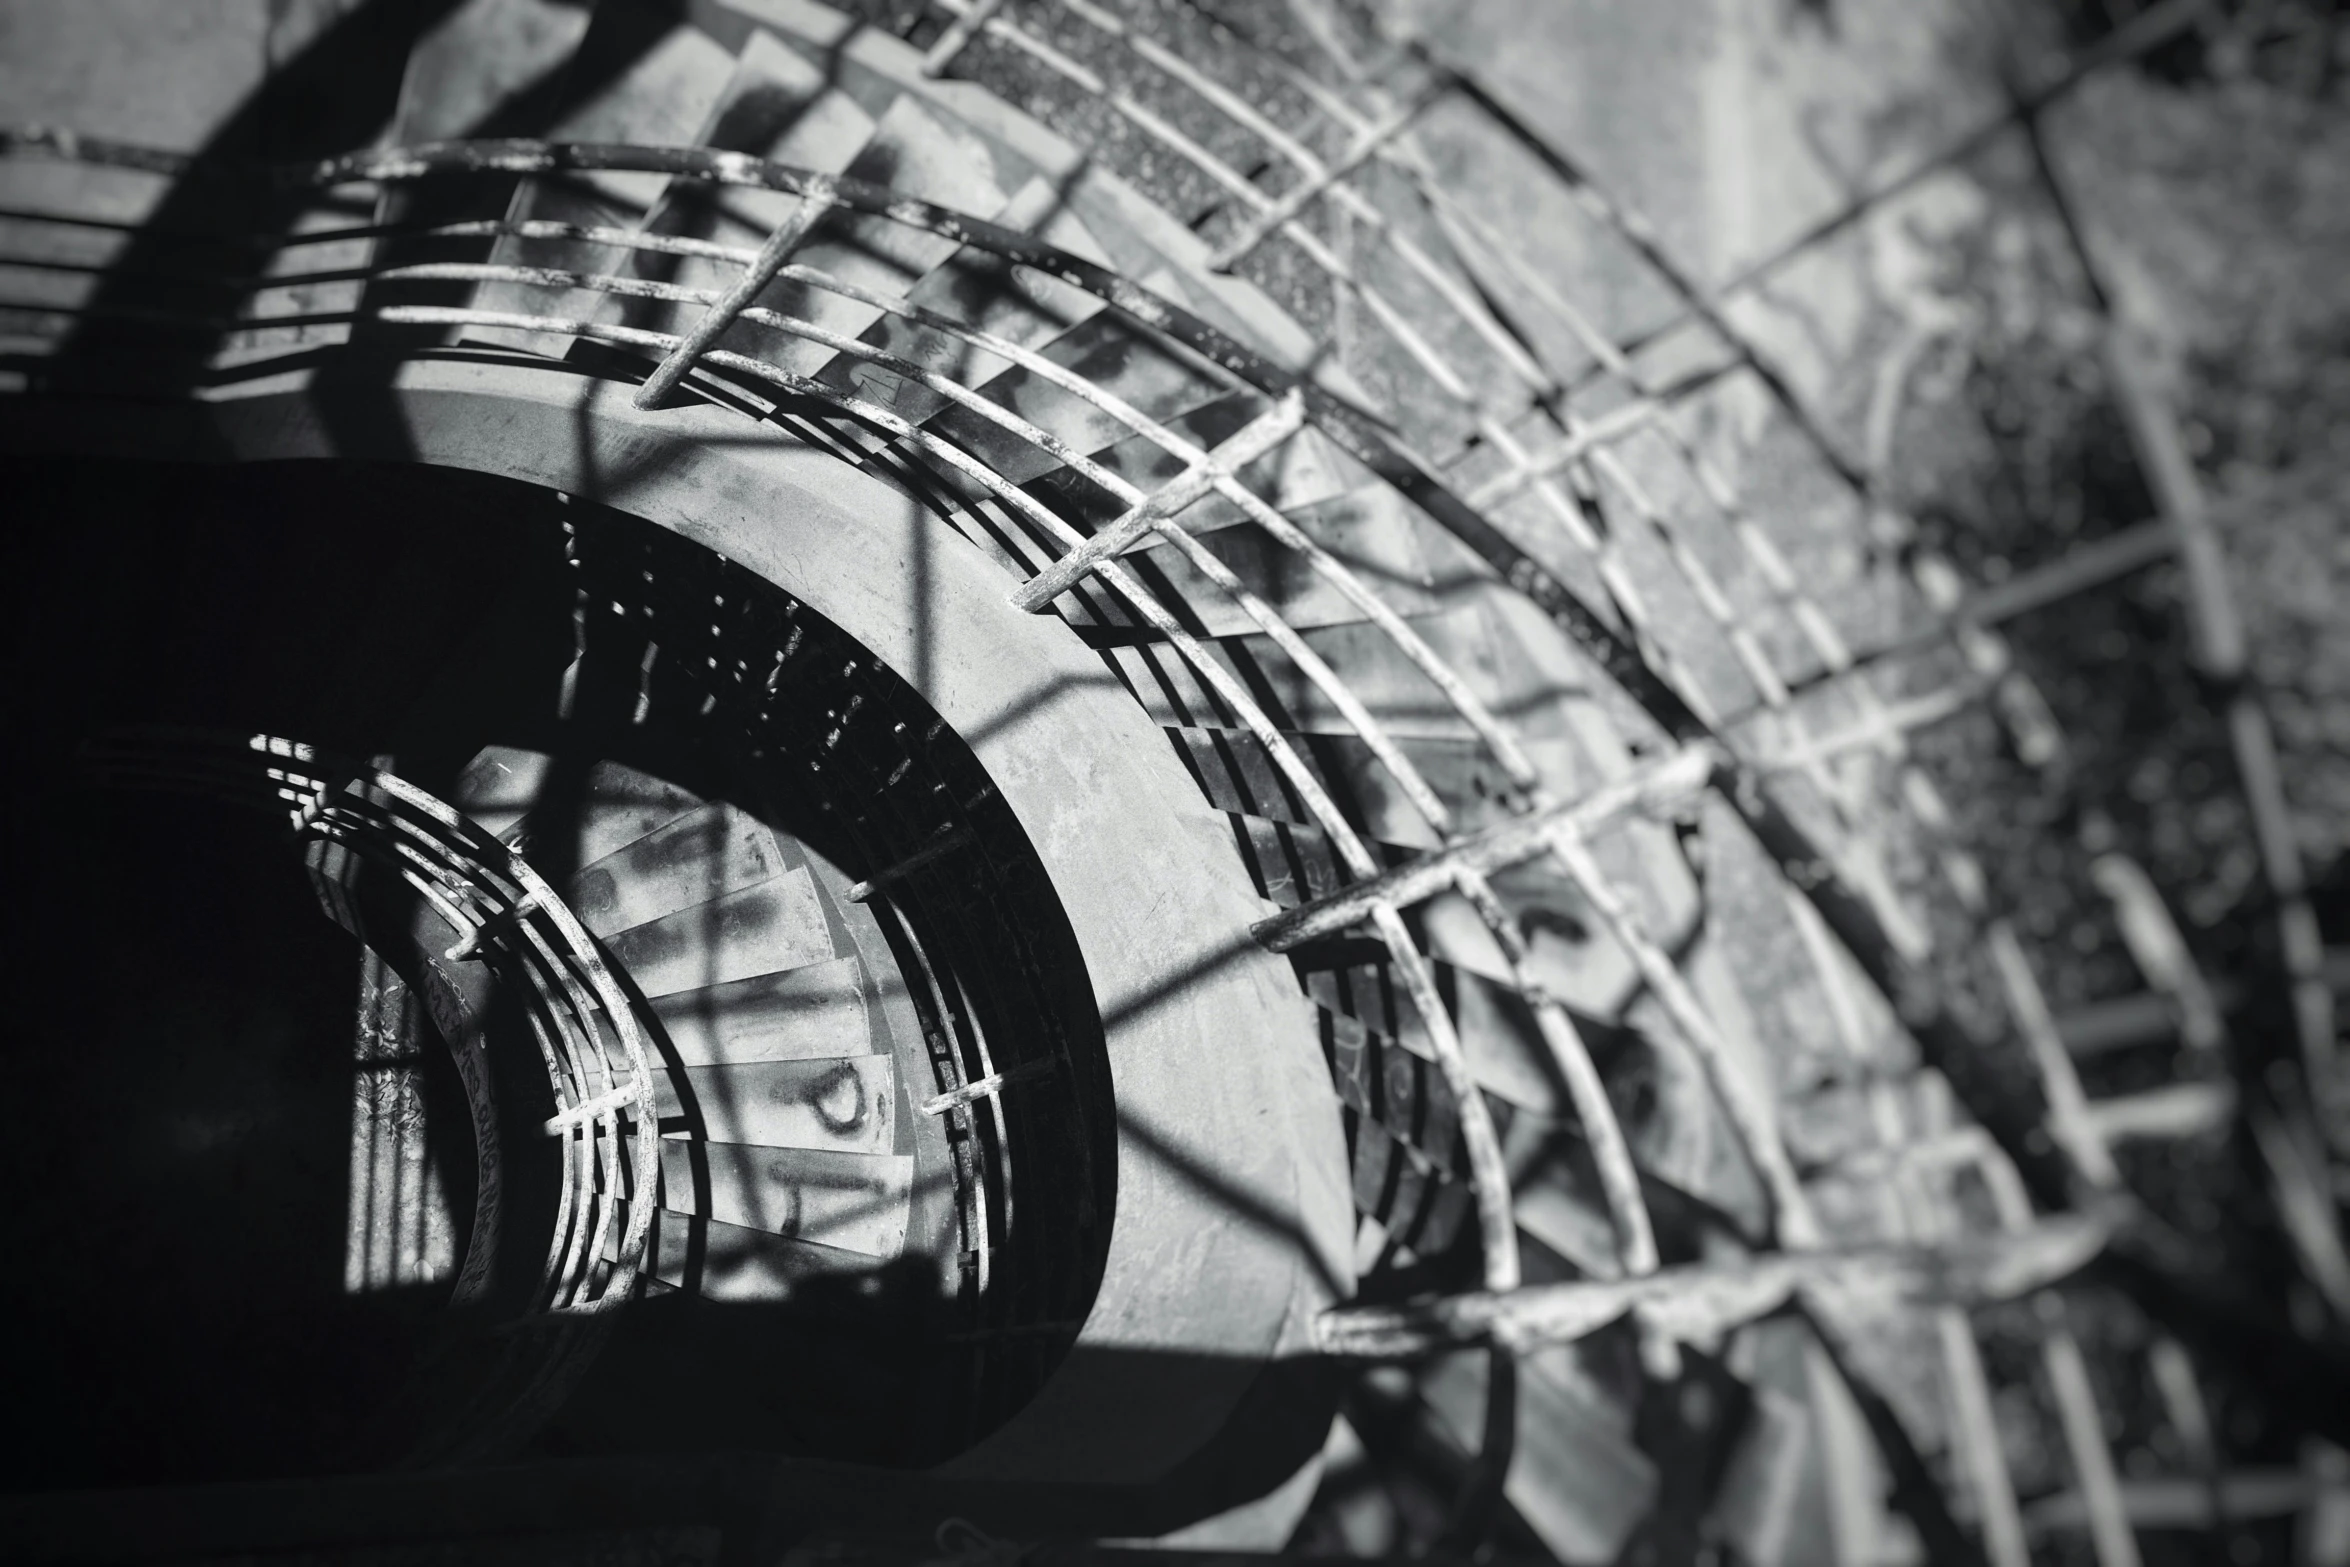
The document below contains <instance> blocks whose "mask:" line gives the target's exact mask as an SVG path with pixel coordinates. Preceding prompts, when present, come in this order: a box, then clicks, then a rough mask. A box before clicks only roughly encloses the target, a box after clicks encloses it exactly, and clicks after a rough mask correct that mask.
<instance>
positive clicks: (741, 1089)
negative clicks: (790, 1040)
mask: <svg viewBox="0 0 2350 1567" xmlns="http://www.w3.org/2000/svg"><path fill="white" fill-rule="evenodd" d="M689 1100H690V1101H691V1103H692V1111H691V1113H690V1114H689V1112H688V1109H687V1101H689ZM654 1105H655V1111H654V1113H655V1114H656V1115H658V1116H659V1117H660V1120H661V1123H662V1126H663V1130H664V1135H669V1134H670V1129H671V1127H672V1125H673V1124H675V1125H682V1126H687V1127H690V1133H689V1135H691V1136H693V1137H694V1139H695V1140H697V1141H701V1142H711V1143H744V1144H752V1145H756V1146H758V1147H762V1148H809V1149H830V1150H834V1151H837V1152H842V1153H862V1154H887V1153H892V1152H894V1151H895V1144H896V1138H897V1067H896V1063H895V1062H894V1061H893V1060H892V1059H891V1058H890V1057H889V1056H886V1055H861V1056H833V1057H811V1058H804V1059H799V1060H786V1061H754V1062H739V1063H735V1064H731V1065H727V1066H691V1067H686V1068H684V1069H683V1070H682V1071H668V1070H662V1071H660V1072H658V1073H657V1075H656V1077H655V1080H654Z"/></svg>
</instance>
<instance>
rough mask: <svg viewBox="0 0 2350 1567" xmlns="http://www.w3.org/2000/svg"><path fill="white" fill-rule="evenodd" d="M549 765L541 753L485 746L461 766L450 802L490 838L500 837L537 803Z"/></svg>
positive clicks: (544, 754) (547, 759)
mask: <svg viewBox="0 0 2350 1567" xmlns="http://www.w3.org/2000/svg"><path fill="white" fill-rule="evenodd" d="M553 765H554V758H553V757H550V756H548V755H547V754H546V753H545V752H544V751H524V750H519V749H517V748H515V747H513V746H504V745H493V746H488V747H486V748H484V749H483V750H482V751H481V752H480V753H479V754H478V755H476V756H475V757H474V758H473V760H472V761H470V762H468V763H466V764H465V770H464V772H462V773H460V774H459V775H458V778H457V784H456V787H455V788H454V789H453V790H451V791H450V796H449V800H450V803H451V804H452V805H454V806H456V807H457V809H458V810H460V811H463V812H464V813H465V814H466V815H467V816H469V817H471V818H472V819H473V822H474V824H475V825H476V826H478V827H480V828H481V830H482V831H484V832H486V833H488V834H489V835H490V836H491V837H493V838H504V837H505V836H506V835H507V834H508V833H510V832H512V831H513V830H514V829H515V828H516V827H517V826H519V825H520V824H521V822H522V819H523V818H524V817H526V816H528V815H529V814H530V808H531V807H532V806H533V805H536V804H537V803H538V798H539V791H540V790H541V789H542V788H544V787H545V785H546V779H547V769H548V768H550V767H551V766H553Z"/></svg>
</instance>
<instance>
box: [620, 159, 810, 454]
mask: <svg viewBox="0 0 2350 1567" xmlns="http://www.w3.org/2000/svg"><path fill="white" fill-rule="evenodd" d="M832 206H833V204H832V200H831V198H830V197H829V196H826V195H823V194H820V193H819V191H818V189H817V188H815V187H814V186H813V182H811V188H810V189H809V190H807V191H806V192H805V193H803V194H802V195H801V197H800V204H799V205H798V206H796V207H794V208H792V210H791V214H790V216H788V217H786V218H785V219H784V220H783V221H782V222H781V223H778V224H777V225H775V232H774V233H772V234H770V235H768V236H767V242H766V243H765V244H763V245H761V246H760V247H759V253H758V255H757V256H756V257H754V258H753V259H752V261H751V264H750V266H749V267H748V268H747V269H746V270H745V271H744V273H743V275H742V276H741V277H740V278H738V279H736V280H735V283H734V286H733V287H732V288H729V289H728V290H727V291H726V292H725V293H724V294H722V295H720V296H719V298H718V300H717V302H716V303H715V304H713V305H711V306H710V308H709V309H708V310H707V311H705V312H704V313H703V315H702V318H701V319H700V320H699V321H696V322H695V323H694V324H693V329H692V330H691V331H689V332H687V333H686V335H685V340H684V341H683V342H681V343H679V344H678V345H677V347H676V349H675V350H674V351H673V352H672V353H671V354H670V355H669V357H668V358H666V359H664V360H662V361H661V363H660V365H659V366H658V367H657V368H656V369H655V370H654V371H653V373H652V374H651V375H650V376H648V377H646V378H645V384H644V385H643V386H640V387H638V388H637V393H636V405H637V406H638V407H639V408H658V407H660V406H661V404H662V403H663V402H664V401H666V400H667V399H668V397H669V394H670V393H672V392H674V391H676V390H677V385H678V383H679V382H680V381H683V380H684V379H685V378H686V376H687V375H688V374H689V373H690V372H691V371H692V370H693V367H694V362H695V361H696V360H698V359H700V358H701V357H702V355H703V354H704V353H706V352H708V350H709V348H710V345H711V344H713V343H715V342H717V341H718V339H719V338H720V337H721V336H722V335H724V333H725V331H726V329H727V328H728V327H730V326H732V325H734V322H735V318H736V317H738V316H740V315H741V314H742V313H743V311H744V310H746V309H748V308H749V307H750V306H751V305H752V304H753V303H754V302H756V301H757V299H758V297H759V295H760V294H761V292H763V291H764V290H765V289H766V287H767V285H768V284H770V283H772V282H774V281H775V274H776V273H778V272H780V271H782V270H783V266H784V263H785V262H787V261H789V260H790V259H791V255H792V252H793V251H795V250H797V249H799V248H800V245H801V244H802V242H804V241H805V240H806V239H807V237H808V234H809V231H810V230H812V229H814V228H815V227H816V225H817V224H819V223H821V222H823V221H824V218H825V215H826V214H827V213H829V212H831V211H832Z"/></svg>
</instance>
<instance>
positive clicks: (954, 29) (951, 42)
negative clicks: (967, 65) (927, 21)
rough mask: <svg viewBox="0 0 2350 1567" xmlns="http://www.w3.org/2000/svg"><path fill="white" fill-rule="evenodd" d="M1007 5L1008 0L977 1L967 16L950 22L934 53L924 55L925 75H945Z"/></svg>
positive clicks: (971, 6)
mask: <svg viewBox="0 0 2350 1567" xmlns="http://www.w3.org/2000/svg"><path fill="white" fill-rule="evenodd" d="M1004 5H1005V0H977V3H976V4H973V5H970V6H968V7H966V8H965V9H964V11H963V14H962V15H960V16H958V17H956V18H955V19H954V20H953V21H952V22H950V23H948V24H947V30H946V31H945V32H943V33H941V34H939V35H938V42H936V43H934V44H932V45H931V46H930V52H929V53H927V54H925V55H923V57H922V74H923V75H925V76H944V75H945V74H946V69H947V67H948V66H950V65H952V64H954V63H955V57H956V56H957V55H959V54H961V53H962V52H963V51H964V50H965V49H968V48H970V47H971V40H972V39H974V38H977V37H978V36H979V34H980V32H981V30H982V29H984V28H985V27H986V26H987V24H988V23H989V22H991V21H993V20H994V19H995V14H996V13H997V12H998V11H1001V10H1002V9H1003V8H1004Z"/></svg>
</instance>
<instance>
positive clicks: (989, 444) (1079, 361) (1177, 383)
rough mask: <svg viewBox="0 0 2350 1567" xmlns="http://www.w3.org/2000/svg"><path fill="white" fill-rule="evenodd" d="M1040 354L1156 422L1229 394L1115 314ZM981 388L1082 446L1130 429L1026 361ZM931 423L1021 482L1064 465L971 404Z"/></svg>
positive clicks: (1093, 320)
mask: <svg viewBox="0 0 2350 1567" xmlns="http://www.w3.org/2000/svg"><path fill="white" fill-rule="evenodd" d="M1146 281H1147V280H1146ZM1040 352H1041V353H1042V354H1043V356H1044V357H1045V358H1047V359H1049V360H1051V361H1052V362H1053V363H1054V364H1057V365H1061V366H1063V367H1065V368H1067V369H1068V370H1070V371H1071V372H1072V373H1074V374H1076V375H1079V376H1082V377H1084V378H1085V379H1086V380H1087V381H1089V382H1091V383H1092V384H1093V385H1094V386H1096V387H1099V388H1100V389H1101V390H1103V391H1105V392H1108V393H1110V394H1112V395H1113V396H1115V397H1118V398H1120V399H1121V400H1123V401H1124V402H1126V403H1128V404H1129V405H1131V406H1132V407H1134V408H1136V409H1137V410H1139V411H1140V412H1142V413H1144V414H1147V415H1149V416H1150V417H1151V418H1153V419H1159V420H1165V419H1168V418H1171V417H1173V416H1175V415H1177V414H1180V413H1184V412H1186V411H1188V410H1190V409H1193V408H1196V407H1198V406H1200V405H1201V404H1203V403H1206V402H1208V401H1210V400H1212V399H1214V398H1216V397H1218V396H1220V395H1221V394H1222V393H1223V392H1224V391H1225V386H1224V384H1223V383H1222V382H1220V381H1218V380H1217V379H1215V377H1214V376H1213V374H1212V373H1211V372H1210V371H1208V370H1207V369H1206V368H1205V367H1204V366H1203V365H1201V364H1200V363H1199V362H1198V361H1196V360H1194V359H1192V358H1190V357H1189V356H1188V355H1186V354H1184V353H1183V352H1181V351H1180V350H1178V349H1176V348H1174V347H1172V346H1171V345H1169V344H1166V343H1164V342H1161V341H1154V340H1153V339H1152V338H1150V337H1149V336H1148V335H1147V334H1145V333H1143V332H1141V331H1140V330H1138V329H1137V328H1136V327H1135V326H1134V325H1133V323H1131V322H1129V321H1127V320H1126V319H1125V318H1123V317H1122V316H1119V315H1118V314H1116V313H1115V312H1113V311H1107V310H1104V311H1100V312H1097V313H1096V314H1094V315H1090V316H1088V317H1086V319H1085V320H1083V321H1081V322H1079V323H1078V324H1077V325H1076V326H1074V327H1071V328H1070V329H1069V330H1068V331H1066V332H1064V333H1062V334H1061V335H1059V336H1058V337H1055V338H1054V339H1053V340H1052V341H1051V342H1050V343H1048V344H1046V345H1045V346H1044V347H1043V348H1042V349H1041V350H1040ZM980 391H981V393H982V394H983V395H984V396H985V397H987V399H988V400H989V401H991V402H994V403H996V404H998V405H1000V406H1002V407H1004V408H1007V409H1010V410H1011V411H1012V412H1013V413H1015V414H1017V415H1019V416H1020V417H1021V418H1022V419H1024V420H1026V421H1027V422H1028V423H1030V424H1032V425H1034V426H1036V427H1037V428H1038V429H1040V430H1043V431H1045V432H1046V433H1048V434H1050V435H1054V436H1057V437H1059V438H1060V439H1061V440H1062V441H1064V442H1066V443H1068V444H1069V445H1071V446H1074V447H1075V448H1077V449H1078V450H1079V451H1090V450H1093V449H1095V448H1097V447H1101V446H1105V445H1108V444H1110V443H1111V442H1113V441H1116V440H1118V439H1120V438H1122V437H1124V436H1125V435H1127V434H1128V433H1129V431H1128V428H1127V426H1126V425H1125V424H1124V423H1122V422H1121V421H1119V420H1118V419H1116V418H1113V417H1112V416H1111V415H1110V414H1108V413H1106V412H1104V411H1103V410H1101V409H1100V408H1097V407H1095V406H1094V405H1093V404H1092V403H1090V402H1088V401H1086V400H1085V399H1084V398H1082V397H1079V396H1077V395H1076V394H1075V393H1073V392H1069V391H1065V390H1063V389H1062V388H1060V387H1058V386H1055V385H1054V384H1053V383H1052V382H1050V381H1048V380H1046V379H1044V378H1043V377H1042V376H1039V375H1037V374H1035V373H1034V372H1033V371H1030V370H1027V369H1024V368H1022V367H1020V366H1018V365H1014V366H1012V367H1010V368H1008V369H1006V370H1005V371H1004V372H1003V373H1002V374H1000V375H998V376H996V377H995V378H994V379H993V380H991V381H989V382H988V383H987V384H986V385H985V386H983V387H981V388H980ZM929 428H930V429H931V430H932V431H934V432H935V433H937V434H940V435H943V436H946V437H948V438H949V439H951V440H953V441H954V442H955V443H956V444H957V445H960V446H962V447H964V448H966V449H967V450H969V451H971V452H973V453H975V454H976V455H978V456H979V457H980V458H981V460H982V461H984V462H986V463H987V465H988V466H989V467H990V468H992V469H994V470H995V471H996V472H997V473H999V474H1001V475H1002V476H1003V477H1004V478H1006V479H1008V480H1009V481H1011V482H1012V483H1014V484H1026V483H1027V482H1029V481H1030V480H1032V479H1036V478H1040V477H1042V476H1043V475H1045V474H1047V473H1050V472H1052V471H1053V470H1054V469H1056V468H1058V467H1060V466H1061V463H1060V460H1059V459H1058V458H1056V457H1054V456H1053V455H1052V454H1051V453H1050V452H1047V451H1045V450H1044V449H1043V448H1042V447H1040V446H1037V445H1035V444H1034V443H1033V442H1030V441H1028V440H1025V439H1023V438H1021V437H1020V436H1017V435H1015V434H1013V433H1012V432H1011V431H1009V430H1006V429H1004V428H1003V427H1002V426H1001V425H998V424H995V423H993V422H991V421H989V420H988V419H986V418H984V417H982V416H981V415H979V414H977V413H974V412H972V411H971V410H969V409H967V408H961V407H957V406H955V405H952V404H949V405H946V406H945V407H943V408H941V409H940V411H939V412H938V413H937V414H936V415H935V416H933V417H932V418H931V419H930V420H929Z"/></svg>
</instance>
